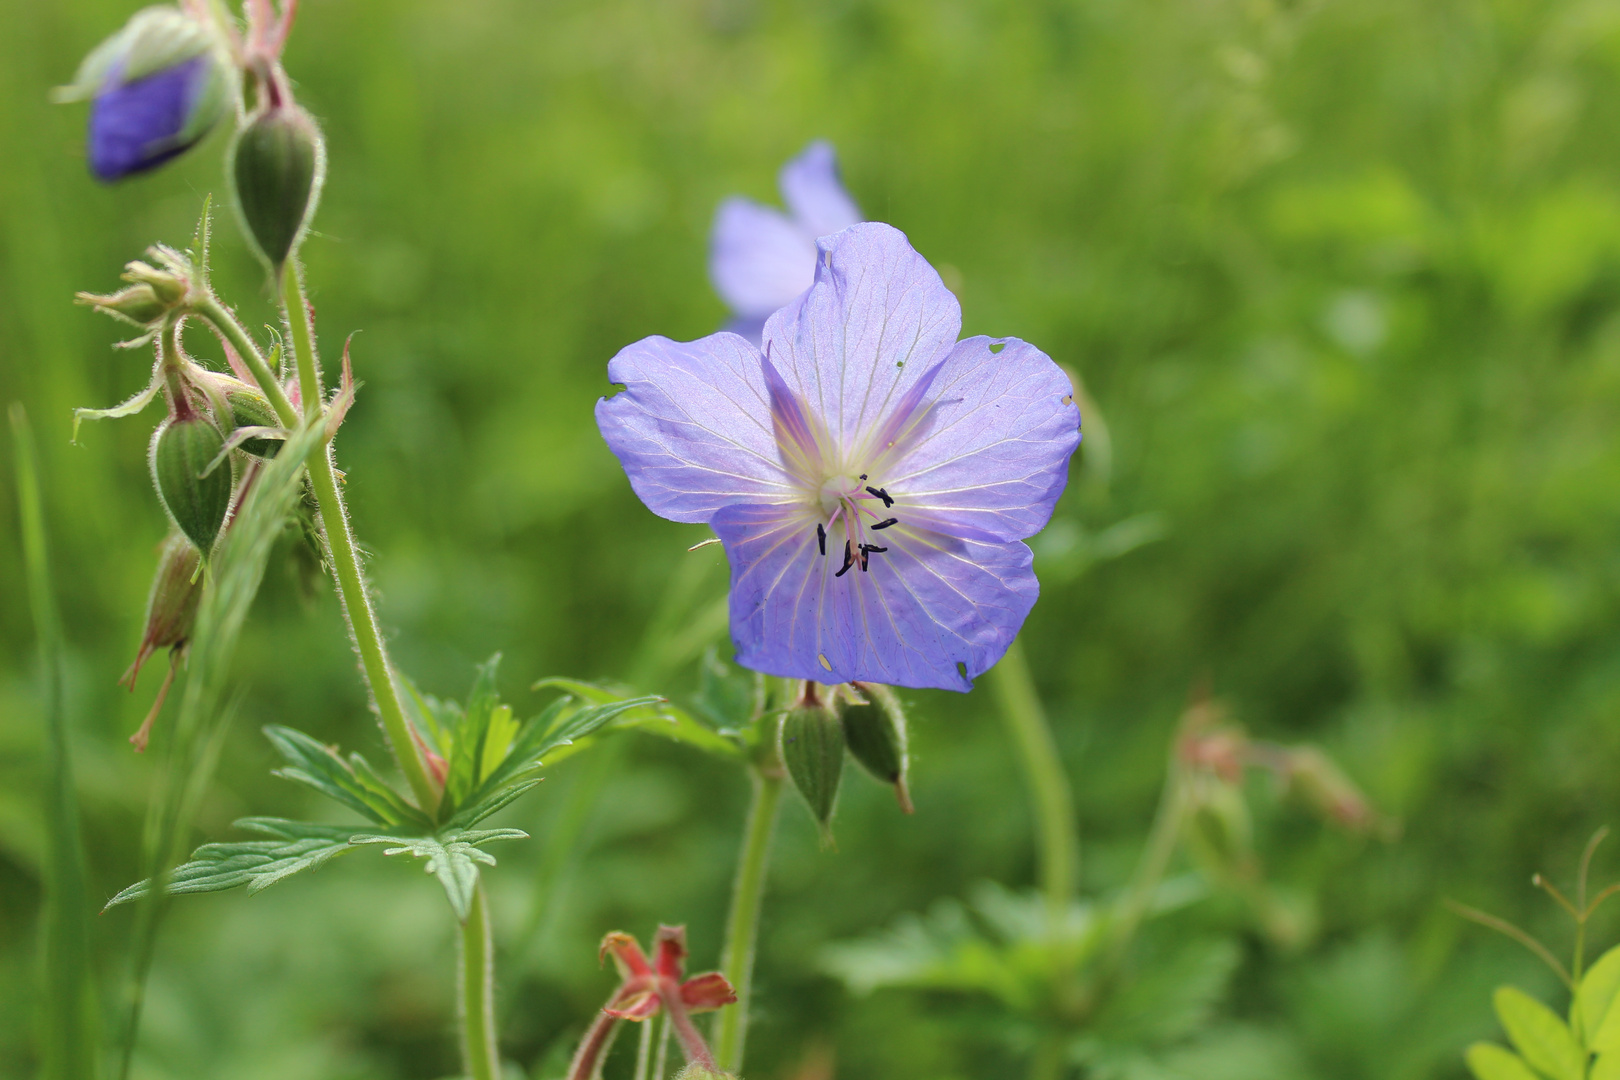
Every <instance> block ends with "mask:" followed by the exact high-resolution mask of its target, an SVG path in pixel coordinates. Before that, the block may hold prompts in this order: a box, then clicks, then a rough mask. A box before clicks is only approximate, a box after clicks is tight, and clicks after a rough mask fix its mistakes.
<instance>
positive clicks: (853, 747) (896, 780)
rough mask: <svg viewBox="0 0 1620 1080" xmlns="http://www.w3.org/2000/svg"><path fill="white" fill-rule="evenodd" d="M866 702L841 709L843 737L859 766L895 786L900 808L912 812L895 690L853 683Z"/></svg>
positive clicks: (902, 725)
mask: <svg viewBox="0 0 1620 1080" xmlns="http://www.w3.org/2000/svg"><path fill="white" fill-rule="evenodd" d="M850 685H851V686H852V687H853V688H854V689H855V690H856V691H857V692H859V693H860V694H861V695H862V696H864V697H865V699H866V700H865V702H864V703H863V702H856V703H854V704H851V705H849V706H848V707H847V708H845V710H844V716H843V722H844V741H845V742H847V743H848V744H849V752H850V755H851V756H852V757H854V758H855V760H856V761H857V762H859V763H860V765H861V767H862V768H864V769H865V770H866V771H867V772H869V773H871V774H872V775H873V776H875V777H877V778H878V779H879V780H881V781H883V782H884V783H885V784H892V785H893V786H894V795H895V798H897V799H898V800H899V801H900V809H902V810H904V811H905V812H906V813H908V814H909V813H911V811H912V806H911V793H910V792H909V791H907V790H906V769H907V766H908V765H909V760H908V756H907V754H906V714H905V711H904V710H903V709H901V707H900V700H899V699H898V698H897V697H895V695H894V691H893V690H891V689H889V688H888V687H887V686H883V685H880V684H878V683H852V684H850Z"/></svg>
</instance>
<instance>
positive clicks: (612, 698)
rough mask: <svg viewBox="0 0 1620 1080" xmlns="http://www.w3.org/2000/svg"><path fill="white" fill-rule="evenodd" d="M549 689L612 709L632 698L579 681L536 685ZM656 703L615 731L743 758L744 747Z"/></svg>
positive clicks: (637, 711)
mask: <svg viewBox="0 0 1620 1080" xmlns="http://www.w3.org/2000/svg"><path fill="white" fill-rule="evenodd" d="M548 687H550V688H553V689H557V690H561V691H563V692H564V693H568V694H572V695H574V696H575V697H577V698H579V699H580V700H581V701H583V702H585V703H586V704H588V705H610V704H615V703H618V702H622V701H626V700H629V695H626V694H621V693H616V692H614V691H612V690H609V689H606V688H605V687H601V686H596V685H594V684H592V683H588V682H581V681H579V680H578V679H564V678H550V679H541V680H540V681H539V682H537V683H535V684H534V688H535V689H536V690H542V689H546V688H548ZM656 700H658V701H659V702H660V704H656V705H642V706H638V707H637V708H635V709H631V710H629V711H627V712H625V714H624V715H623V716H621V717H619V719H618V721H617V723H615V724H614V727H616V728H628V727H635V728H643V727H644V728H645V729H646V730H647V731H649V732H651V733H652V734H654V735H662V736H664V737H665V738H667V739H674V740H675V741H676V742H683V743H686V744H687V745H688V746H693V747H696V748H697V749H699V750H702V751H704V752H706V753H710V754H713V755H715V756H716V757H722V758H726V759H727V760H730V761H737V760H740V759H741V758H742V756H743V750H742V747H740V746H739V745H738V744H737V743H736V742H735V741H733V740H731V739H728V738H727V737H726V736H724V735H722V734H720V733H719V732H717V731H715V730H714V729H713V728H711V727H709V726H707V725H705V724H703V723H701V722H699V721H698V720H697V719H696V718H694V717H693V716H692V715H691V714H690V713H688V712H686V711H685V710H684V709H681V708H678V707H676V706H674V705H671V704H669V703H668V702H667V701H663V699H661V698H660V699H656ZM582 749H584V747H583V746H582V745H580V744H577V743H576V744H575V748H574V749H573V750H570V751H565V752H563V753H556V754H553V755H552V760H553V761H554V762H555V761H560V760H561V759H563V758H564V757H567V756H569V754H570V753H576V752H578V750H582Z"/></svg>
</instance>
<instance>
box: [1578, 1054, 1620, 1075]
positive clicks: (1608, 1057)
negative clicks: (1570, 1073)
mask: <svg viewBox="0 0 1620 1080" xmlns="http://www.w3.org/2000/svg"><path fill="white" fill-rule="evenodd" d="M1586 1080H1620V1054H1599V1055H1598V1058H1597V1060H1596V1061H1594V1062H1592V1071H1591V1072H1589V1073H1587V1074H1586Z"/></svg>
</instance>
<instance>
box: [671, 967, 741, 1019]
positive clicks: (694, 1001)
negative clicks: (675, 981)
mask: <svg viewBox="0 0 1620 1080" xmlns="http://www.w3.org/2000/svg"><path fill="white" fill-rule="evenodd" d="M681 1001H682V1002H684V1003H685V1005H686V1007H687V1009H688V1010H689V1011H691V1012H712V1011H713V1010H715V1009H719V1008H723V1007H724V1006H727V1005H735V1004H736V1003H737V991H736V990H733V989H732V987H731V983H730V982H728V981H727V980H726V977H725V976H724V975H722V974H720V973H719V972H718V971H711V972H709V973H708V974H707V975H694V976H692V977H691V978H690V979H687V980H686V981H685V982H684V983H682V984H681Z"/></svg>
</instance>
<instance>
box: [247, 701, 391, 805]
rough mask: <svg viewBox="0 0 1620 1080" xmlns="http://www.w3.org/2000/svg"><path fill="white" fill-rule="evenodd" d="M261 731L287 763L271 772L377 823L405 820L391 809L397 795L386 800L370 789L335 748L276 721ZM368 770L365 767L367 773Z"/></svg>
mask: <svg viewBox="0 0 1620 1080" xmlns="http://www.w3.org/2000/svg"><path fill="white" fill-rule="evenodd" d="M264 734H265V737H266V738H268V739H269V740H270V742H271V744H272V745H274V746H275V748H276V750H277V751H279V752H280V754H281V756H282V757H284V758H286V759H287V761H288V762H289V764H288V765H287V767H285V768H281V769H276V770H275V771H274V772H273V773H272V774H271V775H273V776H279V777H281V778H282V779H283V780H291V781H293V782H294V783H299V784H303V785H304V786H305V787H309V788H313V789H314V790H316V791H318V792H320V793H321V794H322V795H325V796H326V797H327V798H329V799H332V800H334V801H335V802H339V803H342V804H343V805H344V806H347V807H348V808H349V809H351V810H353V811H354V812H356V813H357V814H359V815H361V816H362V817H365V818H368V819H370V820H371V821H373V822H375V823H376V824H378V825H398V824H400V823H401V822H403V821H404V820H406V819H405V817H404V816H402V815H401V814H400V813H398V812H396V810H395V805H394V804H395V803H398V802H399V801H400V800H399V797H398V796H397V795H395V796H394V797H393V800H392V801H390V799H388V798H386V797H384V796H383V795H381V794H379V793H377V792H375V791H373V790H372V789H371V788H370V787H369V786H368V785H367V784H366V783H364V782H362V781H361V780H360V778H359V777H357V776H356V775H355V773H354V769H353V768H352V767H351V766H350V765H349V764H348V763H346V762H345V761H344V760H343V759H342V758H340V757H338V755H337V752H336V751H335V750H333V749H331V748H330V747H328V746H325V745H323V744H322V743H319V742H316V741H315V740H314V739H312V738H310V737H309V736H308V735H305V734H304V733H303V732H301V731H298V730H295V729H294V728H290V727H283V726H282V725H280V724H269V725H266V726H265V729H264ZM370 771H371V770H370V769H369V767H368V768H367V772H368V773H369V772H370ZM372 775H373V776H375V774H374V773H373V774H372ZM379 783H380V781H379ZM382 786H383V787H384V788H385V789H386V787H387V785H382ZM390 794H392V792H390Z"/></svg>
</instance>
